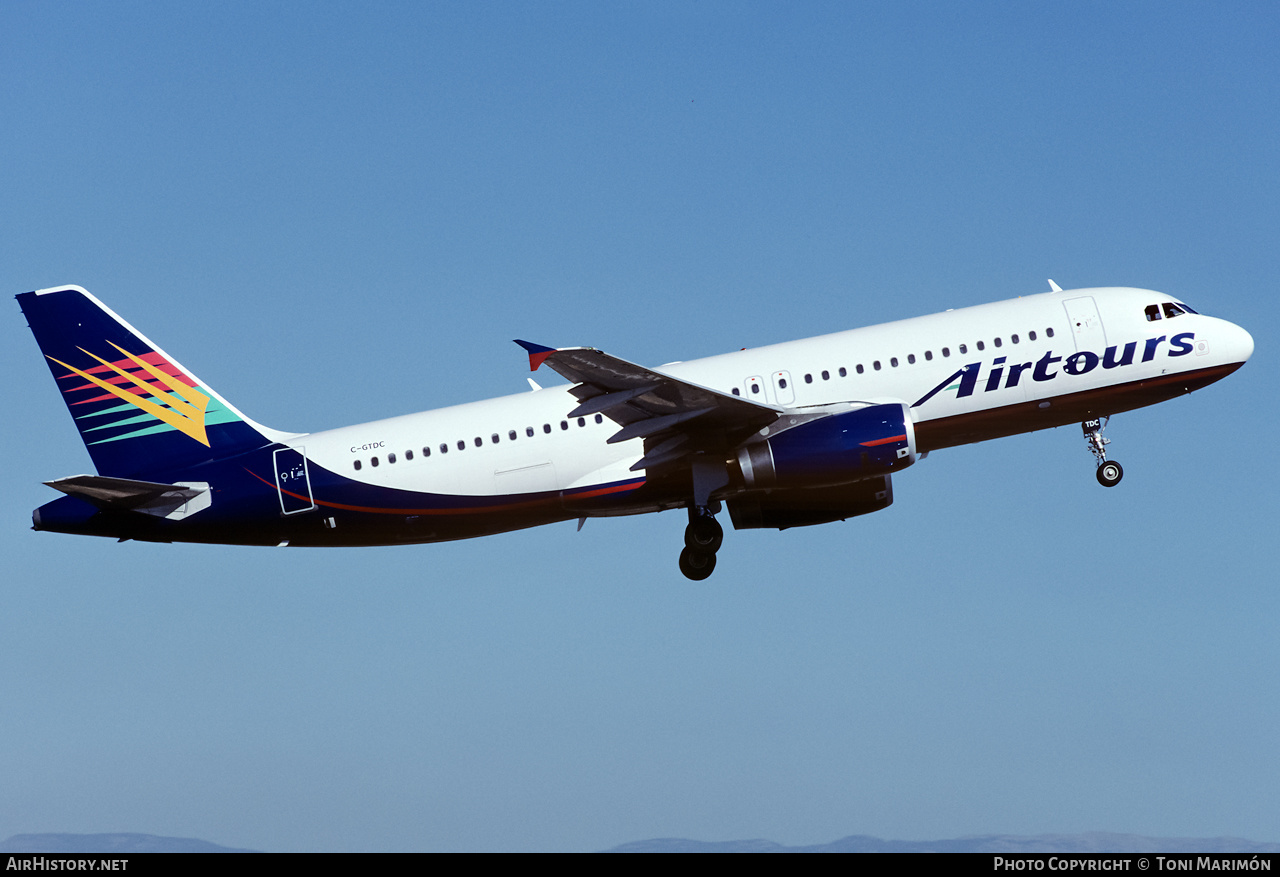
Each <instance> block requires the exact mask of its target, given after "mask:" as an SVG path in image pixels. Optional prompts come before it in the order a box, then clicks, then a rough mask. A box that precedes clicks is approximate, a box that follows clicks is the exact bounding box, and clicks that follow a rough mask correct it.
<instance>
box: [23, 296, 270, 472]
mask: <svg viewBox="0 0 1280 877" xmlns="http://www.w3.org/2000/svg"><path fill="white" fill-rule="evenodd" d="M17 298H18V304H19V305H21V307H22V312H23V314H25V315H26V317H27V322H28V323H29V324H30V326H31V331H32V332H33V333H35V336H36V343H38V344H39V345H40V350H41V352H42V353H44V355H45V360H46V361H47V362H48V364H49V370H50V371H51V372H53V377H54V380H55V381H56V382H57V384H58V389H59V390H61V391H62V398H63V401H64V402H66V404H67V409H68V410H69V411H70V412H71V417H72V418H73V419H74V420H75V424H76V427H77V428H78V429H79V430H80V437H81V438H82V439H84V443H85V447H87V448H88V450H89V456H90V457H92V458H93V464H94V466H96V467H97V469H98V473H99V474H101V475H114V476H121V477H139V476H159V475H162V474H163V473H165V472H169V471H173V470H177V469H183V468H186V467H188V466H193V465H196V464H198V463H202V462H204V461H206V460H211V459H217V458H222V457H229V456H232V455H234V454H239V453H242V452H244V451H248V450H251V449H253V448H257V447H262V446H263V445H267V444H270V443H271V441H272V440H273V438H274V437H279V435H280V434H278V433H274V431H272V430H267V429H265V428H264V427H261V426H259V425H258V424H256V423H254V422H253V421H251V420H249V419H248V418H246V417H245V416H244V415H242V414H241V413H240V412H239V411H237V410H236V409H235V408H233V407H232V406H231V405H230V404H228V403H227V402H226V400H224V399H223V398H222V397H221V396H219V395H218V394H217V393H215V392H213V391H212V390H211V389H209V388H208V387H207V386H205V385H203V384H202V383H201V382H200V381H199V380H197V379H196V377H195V376H194V375H193V374H191V372H190V371H188V370H187V369H185V368H183V367H182V366H181V365H180V364H179V363H178V362H177V360H175V359H173V357H171V356H169V355H168V354H166V353H165V352H164V351H163V350H161V349H160V348H159V347H157V346H155V345H154V344H152V343H151V342H150V341H148V340H147V339H146V337H144V336H143V335H142V334H141V333H140V332H138V331H137V330H136V329H134V328H133V327H132V326H130V325H129V324H128V323H126V322H125V321H124V320H122V319H120V318H119V317H118V316H116V315H115V314H114V313H112V312H111V310H110V309H109V308H108V307H106V305H104V304H102V302H100V301H98V300H97V299H96V298H94V297H93V296H92V295H90V294H89V293H88V292H86V291H85V290H83V289H81V288H80V287H78V286H62V287H57V288H54V289H43V290H40V291H38V292H27V293H23V294H22V295H19V296H18V297H17Z"/></svg>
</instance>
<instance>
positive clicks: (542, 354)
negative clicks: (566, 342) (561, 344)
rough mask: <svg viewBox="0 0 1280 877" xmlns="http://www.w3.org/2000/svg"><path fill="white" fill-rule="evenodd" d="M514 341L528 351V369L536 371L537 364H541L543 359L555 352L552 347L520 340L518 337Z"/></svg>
mask: <svg viewBox="0 0 1280 877" xmlns="http://www.w3.org/2000/svg"><path fill="white" fill-rule="evenodd" d="M515 342H516V343H517V344H519V345H520V346H521V347H523V348H524V349H525V350H527V351H529V371H531V372H536V371H537V370H538V366H540V365H542V362H543V360H545V359H546V358H547V357H548V356H550V355H551V354H553V353H555V352H556V349H555V348H554V347H543V346H542V345H541V344H534V343H533V342H532V341H521V340H520V339H519V338H517V339H515Z"/></svg>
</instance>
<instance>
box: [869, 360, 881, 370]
mask: <svg viewBox="0 0 1280 877" xmlns="http://www.w3.org/2000/svg"><path fill="white" fill-rule="evenodd" d="M871 367H872V368H873V369H875V370H876V371H880V360H878V359H877V360H876V361H875V362H873V363H871Z"/></svg>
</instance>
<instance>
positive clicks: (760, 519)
mask: <svg viewBox="0 0 1280 877" xmlns="http://www.w3.org/2000/svg"><path fill="white" fill-rule="evenodd" d="M892 503H893V482H892V481H891V480H890V478H889V476H888V475H881V476H879V477H877V478H869V479H867V480H865V481H855V482H853V483H852V484H841V485H839V486H837V487H811V488H808V489H803V488H797V489H793V490H770V491H766V492H762V493H756V494H749V495H747V496H743V497H738V498H736V499H731V500H729V501H728V506H729V518H730V519H731V520H732V521H733V529H735V530H762V529H777V530H785V529H787V528H788V527H810V526H812V525H814V524H827V523H830V522H831V521H843V520H844V519H845V518H854V517H857V516H858V515H866V514H870V513H871V512H878V511H880V509H883V508H888V507H889V505H891V504H892Z"/></svg>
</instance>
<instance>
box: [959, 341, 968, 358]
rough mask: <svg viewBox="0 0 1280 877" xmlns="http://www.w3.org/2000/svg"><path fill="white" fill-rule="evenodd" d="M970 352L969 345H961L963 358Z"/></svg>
mask: <svg viewBox="0 0 1280 877" xmlns="http://www.w3.org/2000/svg"><path fill="white" fill-rule="evenodd" d="M968 352H969V345H968V344H961V345H960V354H961V355H962V356H963V355H964V354H966V353H968Z"/></svg>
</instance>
